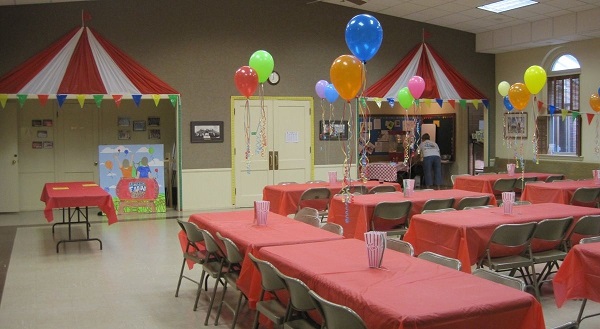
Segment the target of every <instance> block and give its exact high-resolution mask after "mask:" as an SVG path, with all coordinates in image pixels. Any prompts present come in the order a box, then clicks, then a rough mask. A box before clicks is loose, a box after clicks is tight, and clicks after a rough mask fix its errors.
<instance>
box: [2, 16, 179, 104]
mask: <svg viewBox="0 0 600 329" xmlns="http://www.w3.org/2000/svg"><path fill="white" fill-rule="evenodd" d="M0 94H5V95H6V94H15V95H27V94H29V95H32V94H33V95H38V96H40V95H46V97H47V95H49V96H55V95H56V96H58V95H149V94H151V95H173V94H176V95H177V94H179V92H177V91H176V90H175V89H173V88H172V87H171V86H169V85H168V84H167V83H165V82H163V81H162V80H160V79H159V78H158V77H157V76H155V75H154V74H152V72H150V71H148V70H147V69H146V68H144V67H142V66H141V65H139V64H138V63H137V62H136V61H134V60H133V59H132V58H130V57H129V56H128V55H126V54H125V53H123V52H122V51H121V50H119V49H118V48H117V47H115V46H114V45H112V44H111V43H110V42H109V41H108V40H106V39H104V38H103V37H102V36H101V35H100V34H98V32H96V31H94V30H93V29H91V28H89V27H86V26H83V27H78V28H75V29H73V30H71V31H70V32H69V33H67V34H66V35H64V36H63V37H62V38H60V40H58V41H57V42H55V43H54V44H52V45H50V46H49V47H48V48H46V49H45V50H44V51H42V52H40V53H39V54H37V55H35V56H34V57H32V58H30V59H28V60H27V61H25V62H24V63H23V64H21V65H19V66H18V67H16V68H14V69H13V70H12V71H10V72H8V73H7V74H6V75H4V76H3V77H1V78H0Z"/></svg>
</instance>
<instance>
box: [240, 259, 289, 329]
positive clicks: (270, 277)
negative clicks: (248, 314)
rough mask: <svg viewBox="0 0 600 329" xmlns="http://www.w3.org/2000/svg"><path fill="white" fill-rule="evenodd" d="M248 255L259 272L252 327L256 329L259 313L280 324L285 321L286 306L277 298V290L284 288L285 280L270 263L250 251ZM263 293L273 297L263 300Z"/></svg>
mask: <svg viewBox="0 0 600 329" xmlns="http://www.w3.org/2000/svg"><path fill="white" fill-rule="evenodd" d="M248 257H250V259H251V260H252V263H253V264H254V266H256V268H257V269H258V271H259V272H260V277H261V280H260V285H261V287H262V290H261V291H260V297H259V298H258V302H256V316H255V317H254V323H253V325H252V328H253V329H258V318H259V316H260V314H262V315H264V316H265V317H267V318H268V319H269V320H270V321H271V322H273V323H274V324H275V325H281V324H283V322H284V321H285V317H286V315H287V308H286V307H285V306H284V304H283V303H282V302H281V301H280V300H279V299H278V298H277V294H276V292H277V291H280V290H285V289H286V286H285V282H284V281H283V280H282V279H281V278H280V277H279V275H277V269H276V268H275V266H273V265H272V264H271V263H269V262H267V261H264V260H261V259H258V258H256V257H255V256H254V255H252V253H248ZM265 293H271V294H272V295H273V296H274V297H275V298H273V299H268V300H265Z"/></svg>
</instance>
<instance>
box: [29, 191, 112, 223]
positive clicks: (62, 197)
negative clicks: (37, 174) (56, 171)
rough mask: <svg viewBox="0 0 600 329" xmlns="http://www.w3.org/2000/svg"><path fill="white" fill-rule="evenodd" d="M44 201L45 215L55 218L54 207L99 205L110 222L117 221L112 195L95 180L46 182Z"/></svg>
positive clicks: (48, 218)
mask: <svg viewBox="0 0 600 329" xmlns="http://www.w3.org/2000/svg"><path fill="white" fill-rule="evenodd" d="M40 200H41V201H42V202H45V203H46V208H45V209H44V216H45V217H46V219H47V220H48V222H51V221H53V220H54V215H53V214H52V209H53V208H68V207H87V206H97V207H98V208H100V210H102V212H103V213H105V214H106V217H107V218H108V224H109V225H110V224H113V223H116V222H117V213H116V212H115V206H114V204H113V200H112V197H111V196H110V194H108V193H107V192H106V191H104V190H103V189H102V188H100V186H98V184H96V183H94V182H65V183H46V184H45V185H44V188H43V189H42V196H41V197H40Z"/></svg>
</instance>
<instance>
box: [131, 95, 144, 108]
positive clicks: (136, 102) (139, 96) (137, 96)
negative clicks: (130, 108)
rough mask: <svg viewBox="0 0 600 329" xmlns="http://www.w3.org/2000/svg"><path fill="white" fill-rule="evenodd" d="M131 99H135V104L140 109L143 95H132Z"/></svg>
mask: <svg viewBox="0 0 600 329" xmlns="http://www.w3.org/2000/svg"><path fill="white" fill-rule="evenodd" d="M131 98H133V102H134V103H135V106H136V107H140V101H141V100H142V95H131Z"/></svg>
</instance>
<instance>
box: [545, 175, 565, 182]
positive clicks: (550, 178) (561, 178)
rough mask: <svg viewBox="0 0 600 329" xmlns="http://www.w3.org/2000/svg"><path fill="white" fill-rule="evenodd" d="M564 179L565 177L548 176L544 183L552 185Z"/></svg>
mask: <svg viewBox="0 0 600 329" xmlns="http://www.w3.org/2000/svg"><path fill="white" fill-rule="evenodd" d="M563 179H565V175H550V176H548V177H546V180H545V182H546V183H552V182H555V181H558V180H563Z"/></svg>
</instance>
